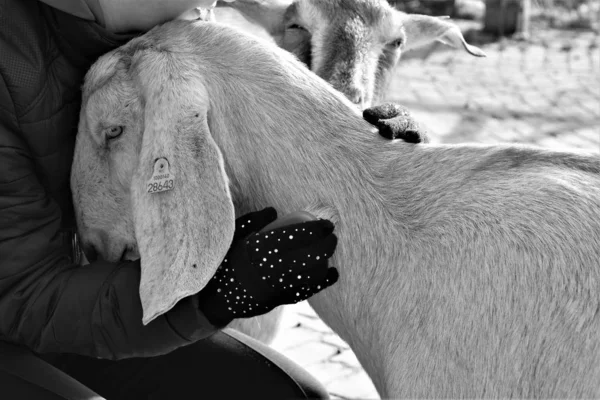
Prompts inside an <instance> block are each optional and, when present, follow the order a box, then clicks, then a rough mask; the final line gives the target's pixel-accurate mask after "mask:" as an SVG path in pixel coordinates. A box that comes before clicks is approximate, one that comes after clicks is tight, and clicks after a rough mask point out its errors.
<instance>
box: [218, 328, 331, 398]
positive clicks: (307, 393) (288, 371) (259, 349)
mask: <svg viewBox="0 0 600 400" xmlns="http://www.w3.org/2000/svg"><path fill="white" fill-rule="evenodd" d="M223 335H224V336H226V337H228V338H229V340H230V341H235V342H237V344H236V346H243V347H244V348H245V349H244V352H245V353H246V354H247V355H250V356H251V357H252V358H254V359H255V360H259V361H260V365H261V366H263V367H264V366H267V365H268V367H267V368H268V375H269V378H268V379H269V381H271V383H274V382H277V386H280V385H281V386H284V385H285V386H287V387H289V388H290V390H293V391H294V393H296V394H295V397H294V398H299V399H302V398H306V399H329V394H328V393H327V390H326V389H325V387H324V386H323V385H322V384H321V383H320V382H319V381H318V380H317V379H316V378H315V377H313V376H312V375H311V374H310V373H308V371H306V370H305V369H303V368H302V367H300V366H299V365H297V364H296V363H294V362H293V361H292V360H290V359H288V358H287V357H285V356H283V355H282V354H281V353H279V352H277V351H275V350H274V349H272V348H270V347H268V346H266V345H264V344H262V343H260V342H258V341H256V340H254V339H252V338H250V337H249V336H246V335H244V334H242V333H240V332H238V331H235V330H233V329H226V330H224V331H223ZM263 376H264V375H263Z"/></svg>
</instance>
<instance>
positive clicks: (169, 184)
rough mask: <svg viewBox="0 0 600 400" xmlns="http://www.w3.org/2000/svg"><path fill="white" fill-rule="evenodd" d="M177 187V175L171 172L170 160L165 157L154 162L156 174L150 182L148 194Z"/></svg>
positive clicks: (153, 174)
mask: <svg viewBox="0 0 600 400" xmlns="http://www.w3.org/2000/svg"><path fill="white" fill-rule="evenodd" d="M174 187H175V175H173V174H172V173H171V172H170V171H169V160H167V159H166V158H164V157H161V158H158V159H157V160H156V161H155V162H154V172H153V173H152V177H151V178H150V179H149V180H148V183H147V188H148V189H147V191H148V193H160V192H165V191H167V190H171V189H173V188H174Z"/></svg>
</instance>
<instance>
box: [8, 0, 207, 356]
mask: <svg viewBox="0 0 600 400" xmlns="http://www.w3.org/2000/svg"><path fill="white" fill-rule="evenodd" d="M77 1H80V0H68V1H67V0H64V1H63V3H64V4H66V5H68V4H69V3H75V2H77ZM56 2H57V1H54V3H56ZM80 5H81V4H80ZM75 8H77V7H75ZM61 9H63V10H66V11H69V8H68V6H67V7H61ZM78 11H81V7H79V9H78V10H75V9H74V10H73V12H72V13H71V14H75V15H81V13H80V12H78ZM71 14H70V13H68V12H64V11H59V10H58V9H55V8H52V7H50V6H48V5H46V4H44V3H41V2H38V1H37V0H0V340H4V341H10V342H13V343H18V344H21V345H24V346H27V347H29V348H31V349H32V350H34V351H36V352H39V353H46V352H62V353H77V354H82V355H88V356H93V357H99V358H109V359H120V358H127V357H143V356H154V355H159V354H164V353H167V352H170V351H172V350H174V349H175V348H177V347H180V346H183V345H186V344H188V343H191V342H194V341H196V340H198V339H200V338H203V337H206V336H207V335H210V334H212V333H214V332H215V330H216V329H217V328H216V327H214V326H212V325H211V324H210V323H209V322H208V320H207V319H206V318H205V316H204V315H203V314H202V313H201V312H200V311H199V308H198V305H197V299H196V297H189V298H187V299H184V300H182V301H181V302H180V303H178V305H177V306H176V307H175V308H174V309H172V310H171V311H169V312H168V313H166V314H165V315H163V316H162V317H159V318H158V319H156V320H154V321H153V322H151V323H150V324H149V325H147V326H143V325H142V322H141V321H142V309H141V303H140V299H139V295H138V287H139V281H140V264H139V262H123V263H119V264H115V263H108V262H102V261H101V262H94V263H92V264H89V265H85V266H80V265H78V264H77V260H76V259H75V258H74V257H72V254H73V252H72V246H71V243H72V238H73V237H74V235H72V233H73V232H74V215H73V209H72V203H71V193H70V189H69V174H70V168H71V162H72V157H73V148H74V143H75V135H76V131H77V122H78V117H79V107H80V96H81V93H80V85H81V84H82V81H83V78H84V75H85V72H86V70H87V69H88V68H89V67H90V66H91V64H92V63H93V62H94V61H95V60H96V59H97V57H99V56H100V55H101V54H103V53H105V52H107V51H109V50H111V49H113V48H115V47H117V46H119V45H121V44H123V43H125V42H126V41H127V40H128V39H130V38H131V37H132V36H133V35H116V34H113V33H110V32H108V31H106V30H104V29H103V28H102V27H101V26H100V25H98V24H96V23H95V22H93V21H90V20H86V19H82V18H79V17H76V16H74V15H71Z"/></svg>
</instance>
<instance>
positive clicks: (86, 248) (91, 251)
mask: <svg viewBox="0 0 600 400" xmlns="http://www.w3.org/2000/svg"><path fill="white" fill-rule="evenodd" d="M83 254H85V258H87V260H88V261H89V262H91V263H92V262H94V261H96V260H97V259H98V251H97V250H96V248H95V247H94V245H93V244H84V245H83Z"/></svg>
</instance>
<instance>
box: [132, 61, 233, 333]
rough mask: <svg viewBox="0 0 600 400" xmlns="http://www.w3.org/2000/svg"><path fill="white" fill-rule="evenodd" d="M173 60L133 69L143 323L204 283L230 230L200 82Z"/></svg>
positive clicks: (134, 181) (135, 202)
mask: <svg viewBox="0 0 600 400" xmlns="http://www.w3.org/2000/svg"><path fill="white" fill-rule="evenodd" d="M175 61H176V60H171V62H170V63H165V64H163V65H161V63H158V62H154V63H153V64H152V65H151V66H150V67H147V68H145V69H144V70H141V71H140V72H139V80H140V83H141V86H142V90H143V91H144V92H145V93H144V100H145V104H146V105H145V110H144V114H145V120H144V124H145V125H144V126H145V129H144V134H143V139H142V147H141V151H140V157H139V165H138V169H137V170H136V172H135V174H134V177H133V179H132V191H131V193H132V205H133V216H134V224H135V235H136V239H137V243H138V247H139V252H140V258H141V260H140V261H141V266H142V274H141V282H140V298H141V301H142V308H143V320H142V321H143V323H144V324H148V323H149V322H150V321H152V320H153V319H154V318H156V317H157V316H159V315H161V314H163V313H165V312H166V311H168V310H169V309H171V308H172V307H173V306H174V305H175V304H176V303H177V302H178V301H179V300H181V299H182V298H184V297H187V296H190V295H193V294H196V293H198V292H199V291H200V290H201V289H203V288H204V286H206V284H207V283H208V281H209V280H210V279H211V278H212V276H213V275H214V273H215V272H216V269H217V267H218V266H219V265H220V263H221V262H222V260H223V258H224V257H225V255H226V253H227V250H228V249H229V246H230V245H231V241H232V238H233V233H234V228H235V216H234V208H233V203H232V200H231V195H230V193H229V187H228V182H227V177H226V174H225V168H224V164H223V157H222V155H221V152H220V150H219V148H218V147H217V145H216V143H215V142H214V140H213V138H212V136H211V134H210V131H209V128H208V124H207V108H208V101H207V96H205V93H202V90H201V89H199V87H201V86H202V85H201V84H200V83H197V82H194V84H193V85H190V83H189V82H190V81H189V79H190V77H189V76H187V77H185V79H182V78H181V77H180V75H181V73H182V72H181V71H183V70H184V68H180V67H181V66H180V65H179V64H177V62H175ZM178 67H179V68H178ZM140 69H142V68H140ZM178 69H179V70H178ZM144 74H146V75H147V76H144ZM178 76H179V78H178ZM178 79H179V80H178ZM165 160H166V161H165ZM157 162H158V164H157ZM165 168H167V169H168V171H165ZM169 175H170V178H172V180H173V184H172V185H171V184H170V183H169V182H167V184H166V189H168V190H166V191H157V192H153V193H149V190H150V191H154V190H159V189H160V186H158V185H157V186H154V187H153V185H152V179H153V178H154V177H156V176H158V177H159V180H158V181H159V182H162V181H165V180H166V181H168V180H169V179H168V178H169ZM165 176H166V177H167V178H165ZM171 186H172V188H170V187H171ZM163 189H165V186H163Z"/></svg>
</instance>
